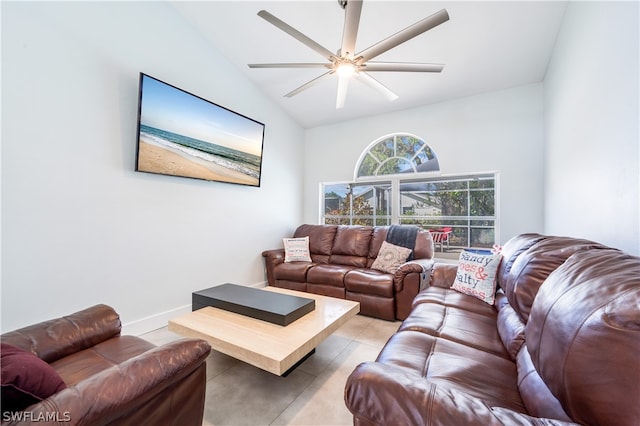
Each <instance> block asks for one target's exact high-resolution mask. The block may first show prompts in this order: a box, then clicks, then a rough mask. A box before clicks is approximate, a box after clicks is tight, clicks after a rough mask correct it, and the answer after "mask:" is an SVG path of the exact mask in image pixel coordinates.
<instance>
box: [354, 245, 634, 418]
mask: <svg viewBox="0 0 640 426" xmlns="http://www.w3.org/2000/svg"><path fill="white" fill-rule="evenodd" d="M455 275H456V266H455V265H443V264H436V266H435V267H434V269H433V273H432V280H431V286H430V287H428V288H426V289H425V290H423V291H422V292H421V293H420V294H419V295H418V296H417V297H416V299H415V301H414V303H413V310H412V311H411V314H410V315H409V316H408V317H407V319H406V320H405V321H404V322H403V323H402V324H401V326H400V327H399V330H398V332H397V333H395V334H394V335H393V336H392V337H391V338H390V339H389V341H388V342H387V344H386V345H385V347H384V348H383V349H382V351H381V352H380V354H379V356H378V358H377V360H376V361H375V362H366V363H363V364H360V365H359V366H358V367H356V369H355V370H354V371H353V373H352V374H351V375H350V377H349V378H348V380H347V384H346V389H345V401H346V405H347V407H348V408H349V410H350V411H351V412H352V413H353V416H354V424H356V425H360V426H365V425H385V426H386V425H391V424H393V425H560V424H581V425H615V426H623V425H629V426H631V425H634V426H635V425H638V424H640V258H638V257H634V256H630V255H628V254H625V253H623V252H621V251H619V250H616V249H613V248H609V247H605V246H603V245H600V244H597V243H594V242H590V241H586V240H581V239H574V238H567V237H550V236H542V235H537V234H525V235H521V236H518V237H515V238H513V239H512V240H510V241H509V242H508V243H507V244H506V245H505V246H504V249H503V258H502V263H501V265H500V268H499V271H498V277H497V282H498V285H499V287H500V290H499V291H498V294H497V299H496V303H495V306H491V305H488V304H486V303H484V302H482V301H480V300H478V299H476V298H474V297H472V296H467V295H464V294H460V293H457V292H456V291H454V290H452V289H450V288H449V287H450V285H451V283H452V282H453V280H454V277H455Z"/></svg>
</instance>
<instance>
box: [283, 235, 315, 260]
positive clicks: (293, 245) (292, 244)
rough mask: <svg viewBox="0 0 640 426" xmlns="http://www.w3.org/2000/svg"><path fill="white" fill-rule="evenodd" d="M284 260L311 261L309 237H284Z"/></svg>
mask: <svg viewBox="0 0 640 426" xmlns="http://www.w3.org/2000/svg"><path fill="white" fill-rule="evenodd" d="M282 244H283V245H284V261H285V263H289V262H311V254H310V253H309V237H308V236H307V237H299V238H283V239H282Z"/></svg>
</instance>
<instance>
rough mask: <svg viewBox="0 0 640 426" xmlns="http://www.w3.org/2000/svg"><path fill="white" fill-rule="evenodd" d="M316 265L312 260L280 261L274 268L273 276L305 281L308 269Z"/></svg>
mask: <svg viewBox="0 0 640 426" xmlns="http://www.w3.org/2000/svg"><path fill="white" fill-rule="evenodd" d="M312 266H314V264H313V263H311V262H291V263H280V264H278V265H275V266H274V268H273V276H274V278H275V279H277V280H287V281H299V282H305V280H306V279H307V271H308V270H309V268H311V267H312Z"/></svg>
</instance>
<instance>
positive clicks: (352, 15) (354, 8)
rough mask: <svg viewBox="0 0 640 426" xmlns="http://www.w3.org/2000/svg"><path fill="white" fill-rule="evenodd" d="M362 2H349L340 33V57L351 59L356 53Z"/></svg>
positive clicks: (358, 0)
mask: <svg viewBox="0 0 640 426" xmlns="http://www.w3.org/2000/svg"><path fill="white" fill-rule="evenodd" d="M361 12H362V0H349V1H347V7H346V10H345V15H344V30H343V31H342V47H341V48H340V56H342V57H346V58H349V59H353V55H354V54H355V53H356V52H355V50H356V37H357V36H358V26H359V25H360V14H361Z"/></svg>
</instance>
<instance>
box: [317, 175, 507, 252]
mask: <svg viewBox="0 0 640 426" xmlns="http://www.w3.org/2000/svg"><path fill="white" fill-rule="evenodd" d="M491 178H492V179H493V191H494V214H493V216H472V215H471V214H470V212H469V211H468V212H467V215H465V216H431V217H438V218H442V219H441V220H451V221H467V224H466V225H465V226H463V225H459V224H458V225H456V226H454V227H458V228H466V229H467V230H468V231H467V233H466V235H467V244H463V245H456V246H455V247H470V248H485V249H486V248H487V247H485V246H482V247H479V246H471V244H470V239H471V230H472V229H480V228H486V229H493V236H494V238H493V244H496V243H497V242H498V241H500V172H498V171H488V172H478V173H462V174H440V173H433V172H428V173H402V174H395V175H382V176H368V177H366V178H360V179H357V180H354V181H334V182H321V183H320V184H319V191H318V193H319V198H320V199H319V206H320V209H319V217H318V223H320V224H325V223H327V220H326V219H327V215H326V213H325V191H326V188H327V187H331V186H335V185H353V186H356V187H357V186H366V185H371V186H376V185H386V184H389V183H390V206H391V212H390V214H387V215H385V217H389V218H390V219H389V220H388V221H387V224H400V223H403V222H404V223H406V222H407V220H406V219H408V218H411V216H407V215H404V214H402V213H401V210H402V205H401V196H402V194H401V192H400V186H401V184H402V183H408V182H414V183H415V182H453V181H458V182H460V181H465V182H470V181H472V180H477V179H491ZM467 191H468V192H470V191H475V189H467ZM470 202H471V201H470V199H469V198H468V199H467V203H468V204H469V203H470ZM414 217H415V216H414ZM431 217H429V218H431ZM345 218H346V217H345ZM353 218H354V216H353V215H351V218H350V220H349V224H353V222H354V220H353ZM372 218H373V219H374V223H377V222H376V220H378V219H381V217H376V213H375V209H374V214H373V215H372ZM424 218H426V217H423V219H424ZM473 221H493V226H490V225H473V224H472V222H473ZM421 227H422V226H421ZM432 228H435V226H434V227H432ZM424 229H428V228H426V227H425V228H424Z"/></svg>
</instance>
